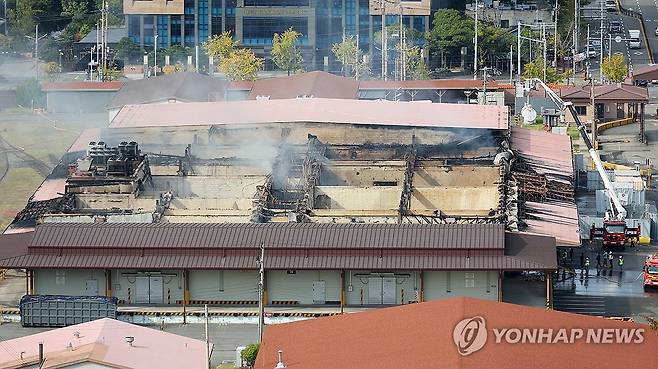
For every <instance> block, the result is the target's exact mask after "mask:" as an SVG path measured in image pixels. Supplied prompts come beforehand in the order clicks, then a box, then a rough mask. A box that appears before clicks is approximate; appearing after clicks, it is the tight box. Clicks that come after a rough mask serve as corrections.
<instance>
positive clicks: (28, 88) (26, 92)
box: [16, 79, 46, 108]
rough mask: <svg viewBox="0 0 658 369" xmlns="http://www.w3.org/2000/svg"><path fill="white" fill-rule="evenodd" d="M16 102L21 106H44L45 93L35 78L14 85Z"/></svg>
mask: <svg viewBox="0 0 658 369" xmlns="http://www.w3.org/2000/svg"><path fill="white" fill-rule="evenodd" d="M16 103H17V104H18V105H21V106H23V107H26V108H28V107H35V108H39V107H40V108H43V107H45V106H46V95H45V94H44V93H43V92H42V91H41V86H40V85H39V82H37V80H36V79H30V80H27V81H24V82H22V83H21V84H20V85H18V86H16Z"/></svg>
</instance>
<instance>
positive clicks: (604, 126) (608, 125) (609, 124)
mask: <svg viewBox="0 0 658 369" xmlns="http://www.w3.org/2000/svg"><path fill="white" fill-rule="evenodd" d="M634 122H635V118H633V117H630V118H624V119H618V120H613V121H610V122H605V123H599V124H597V125H596V134H597V135H598V134H600V133H601V132H603V131H605V130H606V129H610V128H612V127H621V126H625V125H628V124H632V123H634Z"/></svg>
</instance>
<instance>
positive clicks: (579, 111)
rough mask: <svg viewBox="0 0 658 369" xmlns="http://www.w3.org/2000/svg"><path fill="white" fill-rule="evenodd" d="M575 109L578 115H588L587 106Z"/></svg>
mask: <svg viewBox="0 0 658 369" xmlns="http://www.w3.org/2000/svg"><path fill="white" fill-rule="evenodd" d="M574 109H575V110H576V114H578V115H586V114H587V106H585V105H574Z"/></svg>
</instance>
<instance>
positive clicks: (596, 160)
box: [532, 78, 626, 220]
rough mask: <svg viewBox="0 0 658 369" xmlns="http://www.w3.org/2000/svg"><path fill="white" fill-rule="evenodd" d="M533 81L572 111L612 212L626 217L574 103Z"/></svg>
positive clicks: (618, 217)
mask: <svg viewBox="0 0 658 369" xmlns="http://www.w3.org/2000/svg"><path fill="white" fill-rule="evenodd" d="M532 82H534V83H538V84H539V85H540V86H541V87H542V88H543V89H544V90H545V91H546V95H548V97H549V98H550V99H551V100H553V102H554V103H555V105H557V106H558V108H560V110H562V111H564V113H565V114H566V111H567V110H569V112H571V115H572V116H573V119H574V120H575V121H576V125H577V126H578V130H579V131H580V135H581V137H582V138H583V140H584V141H585V145H587V151H589V156H591V157H592V161H594V165H595V166H596V170H597V172H599V175H600V176H601V179H602V180H603V185H604V186H605V190H606V192H607V193H608V196H610V199H611V200H612V209H611V210H612V214H613V215H614V216H615V218H616V219H617V220H624V219H626V209H625V208H624V206H623V205H622V204H621V201H620V200H619V196H618V195H617V192H616V191H615V189H614V187H613V186H612V183H611V182H610V178H608V174H607V173H606V172H605V169H603V163H601V158H599V154H598V153H597V152H596V150H595V149H594V145H592V140H590V138H589V136H588V135H587V130H586V129H585V126H584V125H583V123H582V122H581V121H580V118H578V114H576V109H574V107H573V104H572V103H571V102H565V101H564V100H562V99H561V98H560V96H558V94H556V93H555V91H553V90H552V89H551V88H549V87H548V86H546V84H545V83H544V82H543V81H542V80H540V79H539V78H533V79H532ZM592 129H596V128H595V124H594V122H592Z"/></svg>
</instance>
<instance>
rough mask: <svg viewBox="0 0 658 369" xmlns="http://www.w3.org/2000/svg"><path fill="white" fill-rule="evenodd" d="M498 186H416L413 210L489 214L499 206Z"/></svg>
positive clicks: (412, 204) (413, 193) (413, 192)
mask: <svg viewBox="0 0 658 369" xmlns="http://www.w3.org/2000/svg"><path fill="white" fill-rule="evenodd" d="M498 201H499V193H498V188H497V187H434V188H414V189H413V190H412V192H411V210H441V211H442V212H444V213H446V214H454V215H459V214H462V215H487V214H489V212H490V211H491V210H493V209H497V208H498Z"/></svg>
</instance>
